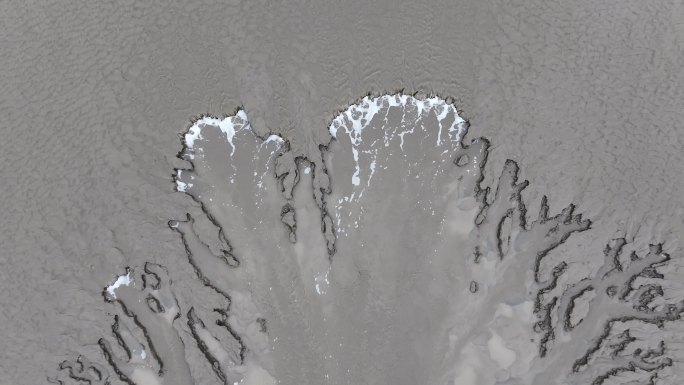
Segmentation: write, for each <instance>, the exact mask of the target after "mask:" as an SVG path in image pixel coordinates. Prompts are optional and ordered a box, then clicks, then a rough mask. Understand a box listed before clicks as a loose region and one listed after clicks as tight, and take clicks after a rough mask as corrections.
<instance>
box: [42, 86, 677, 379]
mask: <svg viewBox="0 0 684 385" xmlns="http://www.w3.org/2000/svg"><path fill="white" fill-rule="evenodd" d="M467 131H468V124H467V122H465V121H464V120H463V119H462V118H461V117H460V116H459V114H458V111H457V110H456V108H455V107H454V106H453V105H451V104H450V103H448V102H447V101H445V100H443V99H440V98H436V97H435V98H426V99H419V98H416V97H413V96H410V95H402V94H397V95H384V96H380V97H374V98H372V97H366V98H363V99H362V100H360V101H359V103H357V104H354V105H352V106H350V107H349V108H348V109H347V110H346V111H343V112H342V113H340V114H339V115H338V116H337V117H336V118H335V119H334V120H333V122H332V123H331V125H330V128H329V132H330V135H331V140H330V142H329V143H328V145H327V146H322V147H321V154H322V159H323V162H322V163H321V164H313V163H311V162H309V161H308V160H306V159H303V158H296V157H295V156H293V154H292V152H290V151H289V143H288V141H287V140H286V139H284V138H281V137H279V136H275V135H272V136H268V137H258V136H256V135H255V134H254V132H253V131H252V130H251V127H250V126H249V121H248V118H247V114H246V113H245V112H244V111H238V112H237V113H236V114H235V115H234V116H229V117H226V118H224V119H216V118H213V117H202V118H200V119H198V120H197V121H195V122H194V124H193V125H192V126H191V127H190V129H189V130H188V132H187V133H186V134H185V135H184V138H183V144H184V148H183V151H181V153H180V154H179V157H180V158H181V159H184V160H186V161H188V164H189V165H190V167H189V168H187V169H179V170H176V173H175V181H176V186H177V189H178V191H179V192H183V193H186V194H188V195H189V196H191V197H192V198H193V199H194V200H196V201H197V202H198V203H199V204H200V205H201V207H202V210H203V212H204V215H205V216H206V219H208V220H209V221H210V222H211V223H212V224H213V226H214V227H215V230H216V234H215V236H213V237H212V236H207V235H206V234H200V233H198V232H197V230H196V228H195V226H194V223H195V218H192V217H191V216H190V215H188V217H187V218H185V219H184V220H172V221H170V222H169V225H170V227H171V228H172V229H173V230H175V231H177V232H178V233H179V234H180V235H181V237H182V240H183V244H184V245H185V248H186V250H187V252H188V261H189V263H190V264H191V265H192V266H193V267H194V269H195V272H196V274H197V277H198V278H199V279H200V280H201V281H202V282H203V283H204V284H205V285H207V286H209V287H211V288H212V289H214V290H215V291H216V292H217V293H219V294H220V295H222V296H225V298H226V299H228V300H229V301H230V306H229V307H228V308H226V309H218V311H217V315H218V318H217V317H216V316H214V317H213V318H214V322H216V324H217V325H218V326H220V327H221V329H220V330H222V334H223V335H221V336H216V335H215V331H214V332H212V331H211V330H210V328H208V327H207V324H205V321H204V319H209V318H211V317H210V316H209V315H208V314H198V312H197V311H196V310H195V309H194V308H190V309H180V307H179V305H178V301H177V300H176V297H175V294H174V292H173V284H172V280H171V278H170V277H169V274H168V272H167V271H166V269H165V268H164V267H163V266H161V265H157V264H152V263H147V264H145V265H144V266H141V267H137V268H130V269H127V271H126V272H125V273H124V274H122V275H120V276H118V277H116V278H115V279H114V280H113V281H112V282H111V283H110V285H109V286H107V287H106V288H105V290H104V292H103V294H104V296H105V299H106V300H107V301H108V302H112V303H113V304H115V305H114V306H117V305H118V306H120V308H121V309H122V311H123V316H116V317H115V319H114V322H113V328H112V330H113V335H114V337H115V341H114V340H112V339H110V338H103V339H101V340H100V341H99V344H100V346H101V348H102V351H103V353H104V357H105V358H106V360H107V363H108V366H109V367H110V368H111V369H112V370H111V371H110V370H108V369H107V368H106V366H105V365H104V364H101V363H96V362H92V361H90V360H89V359H87V358H86V357H82V356H79V357H76V358H74V359H73V360H67V361H65V362H63V363H62V364H61V365H60V369H62V372H61V374H60V375H59V376H57V377H51V378H49V380H50V381H51V382H55V383H62V384H64V383H66V381H71V380H75V381H82V382H88V383H91V384H98V383H100V384H106V383H109V382H110V380H111V379H113V378H114V377H115V376H116V377H119V378H120V379H122V380H123V381H125V382H128V383H131V384H136V385H156V384H165V385H167V384H191V383H193V378H192V376H191V373H190V369H189V367H188V364H187V361H186V357H185V351H184V347H185V344H189V343H194V344H197V346H198V347H199V348H200V350H201V351H202V352H203V354H204V356H205V359H207V360H208V361H209V362H210V363H211V365H212V368H213V370H214V372H215V374H216V377H217V379H218V380H219V381H220V382H222V383H225V384H234V383H242V384H249V385H257V384H258V385H262V384H275V383H280V384H295V383H297V384H302V383H303V384H320V383H325V384H350V383H359V384H370V383H377V384H385V383H396V384H459V385H460V384H464V385H468V384H473V385H476V384H477V385H479V384H604V383H605V384H616V383H620V384H641V383H655V382H656V381H657V378H658V373H659V372H660V370H661V369H663V368H665V367H667V366H670V365H672V364H673V359H672V357H670V356H669V355H668V349H667V344H666V342H667V341H666V337H665V336H664V335H663V334H662V333H660V330H661V327H662V325H663V324H664V323H665V322H671V321H676V320H679V318H680V314H681V313H682V311H684V305H683V303H682V301H681V300H672V298H670V296H668V295H667V284H666V282H665V280H664V279H663V278H664V275H663V274H662V272H661V271H660V269H662V268H663V266H666V265H667V263H668V261H669V260H670V258H671V257H670V256H669V255H668V254H666V253H664V252H663V248H662V244H653V245H650V247H648V248H647V249H645V250H643V249H640V248H638V247H633V245H630V244H628V243H627V242H626V240H625V239H613V240H607V245H606V248H605V249H604V250H597V253H596V256H588V258H596V257H598V258H602V260H603V263H602V265H601V266H600V268H599V269H597V270H596V271H595V272H593V273H592V274H590V275H589V276H579V275H577V273H576V272H575V271H573V268H572V266H571V265H570V264H568V263H566V262H560V263H558V264H556V265H551V266H549V265H548V260H549V258H546V257H547V256H548V255H549V254H550V253H552V252H553V251H554V249H556V248H557V247H558V246H559V245H560V244H562V243H563V242H565V241H566V240H567V239H568V237H570V236H572V235H573V234H574V233H577V232H583V231H590V230H591V221H590V220H589V219H584V218H582V215H581V214H577V213H576V208H575V206H574V205H572V204H571V205H569V206H567V207H566V208H565V209H563V210H562V211H561V212H559V213H557V214H550V213H549V205H548V201H547V198H546V197H543V198H542V200H541V202H539V210H538V215H537V216H536V217H534V218H532V215H530V214H529V213H528V210H527V208H526V205H525V202H524V200H523V198H522V195H521V192H522V191H523V190H524V189H525V188H526V187H527V185H528V182H527V181H520V180H519V178H518V173H519V169H518V164H517V163H516V162H514V161H512V160H508V161H506V163H505V164H504V166H503V169H502V170H501V173H500V177H499V179H498V181H497V183H496V186H492V187H485V186H483V185H482V182H483V179H484V172H485V165H486V161H487V154H488V150H489V146H490V145H489V141H488V140H486V139H484V138H477V139H474V140H471V141H469V143H467V144H466V143H464V137H465V135H466V133H467ZM207 239H213V241H214V244H210V242H208V241H207ZM216 318H217V319H216ZM176 322H185V323H187V325H188V327H189V329H190V331H191V336H192V338H187V337H186V338H182V337H181V336H180V335H179V333H178V331H177V328H176V327H175V326H174V323H176ZM115 343H116V344H118V345H119V346H120V347H122V348H123V350H125V354H124V355H123V356H122V355H120V354H119V353H118V352H117V350H116V349H115V348H113V345H114V344H115Z"/></svg>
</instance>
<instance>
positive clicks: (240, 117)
mask: <svg viewBox="0 0 684 385" xmlns="http://www.w3.org/2000/svg"><path fill="white" fill-rule="evenodd" d="M207 126H210V127H218V128H219V129H220V130H221V132H223V133H224V134H225V135H226V141H228V144H229V145H230V148H231V152H230V154H231V155H233V154H234V153H235V144H234V143H233V138H234V137H235V134H236V133H237V132H238V131H240V130H248V129H250V125H249V119H247V114H246V113H245V111H244V110H240V111H238V112H237V113H236V114H235V115H234V116H229V117H226V118H224V119H217V118H212V117H209V116H205V117H203V118H201V119H199V120H197V121H196V122H195V124H193V125H192V126H191V127H190V128H189V129H188V132H187V133H186V134H185V148H186V150H187V151H186V153H187V154H188V155H189V156H190V159H194V148H195V141H196V140H198V139H203V137H202V130H203V129H204V128H205V127H207ZM269 142H277V143H282V142H283V139H282V138H281V137H279V136H278V135H270V136H269V137H268V138H266V139H265V140H264V144H265V143H269Z"/></svg>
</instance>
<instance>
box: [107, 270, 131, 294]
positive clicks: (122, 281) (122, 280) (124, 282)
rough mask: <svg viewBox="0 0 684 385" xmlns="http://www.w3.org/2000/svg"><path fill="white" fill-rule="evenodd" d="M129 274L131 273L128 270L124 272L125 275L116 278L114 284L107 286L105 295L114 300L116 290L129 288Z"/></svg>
mask: <svg viewBox="0 0 684 385" xmlns="http://www.w3.org/2000/svg"><path fill="white" fill-rule="evenodd" d="M131 273H132V272H131V271H130V270H129V271H128V272H126V274H124V275H120V276H118V277H117V278H116V281H114V283H112V284H111V285H109V286H107V293H108V294H109V296H110V297H111V298H112V299H116V289H118V288H119V287H121V286H130V285H131V284H133V276H132V275H131Z"/></svg>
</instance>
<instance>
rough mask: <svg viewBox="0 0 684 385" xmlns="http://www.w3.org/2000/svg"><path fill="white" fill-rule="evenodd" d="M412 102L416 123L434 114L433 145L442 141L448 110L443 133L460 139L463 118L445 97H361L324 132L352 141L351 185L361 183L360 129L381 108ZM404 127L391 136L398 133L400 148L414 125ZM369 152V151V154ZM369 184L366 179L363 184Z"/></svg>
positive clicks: (373, 168)
mask: <svg viewBox="0 0 684 385" xmlns="http://www.w3.org/2000/svg"><path fill="white" fill-rule="evenodd" d="M413 105H415V107H416V109H417V116H416V123H417V122H418V120H420V119H421V118H422V117H423V116H424V115H425V114H427V113H430V112H434V113H435V115H437V120H438V125H439V133H438V135H437V142H436V143H435V145H436V146H440V145H442V143H443V138H442V130H443V129H444V128H445V127H444V126H443V121H444V120H445V119H446V118H447V117H448V116H449V113H453V116H454V120H453V122H451V124H450V125H449V127H447V132H448V133H449V140H450V141H452V142H454V143H458V142H460V141H461V139H462V138H463V135H464V134H465V130H466V127H465V120H464V119H463V118H461V116H459V114H458V111H457V110H456V107H454V106H453V105H452V104H449V103H447V102H446V100H444V99H441V98H438V97H432V98H427V99H416V98H414V97H413V96H409V95H383V96H379V97H375V98H370V97H368V96H366V97H365V98H363V99H361V102H359V103H358V104H354V105H352V106H350V107H349V108H348V109H347V110H346V111H343V112H342V113H340V114H339V115H338V116H337V117H336V118H335V119H334V120H333V121H332V123H331V124H330V127H329V128H328V131H329V132H330V135H331V136H332V137H333V138H337V135H338V132H339V130H340V129H342V130H344V132H345V133H346V134H347V135H348V136H349V139H350V140H351V144H352V154H353V156H354V162H355V163H356V166H355V167H356V170H355V172H354V175H352V184H353V185H354V186H359V185H361V178H360V176H359V175H360V173H361V165H360V162H359V146H360V144H361V141H362V135H363V130H364V129H365V128H366V127H368V125H369V124H370V122H371V121H372V120H373V118H375V115H377V114H378V112H380V111H381V110H383V109H389V108H391V107H406V106H413ZM385 122H387V116H385ZM406 126H407V129H405V130H404V131H402V132H399V133H396V134H394V135H397V136H399V138H400V140H401V143H400V148H401V149H402V150H403V145H404V136H405V135H406V134H410V133H413V132H414V128H415V126H413V125H411V124H408V125H406ZM390 139H391V137H390V136H388V134H387V133H385V146H388V143H389V141H390ZM371 155H372V154H371ZM375 164H376V163H375V158H373V159H372V160H371V178H372V176H373V174H374V173H375ZM369 183H370V178H369V180H368V182H367V183H366V184H369Z"/></svg>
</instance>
